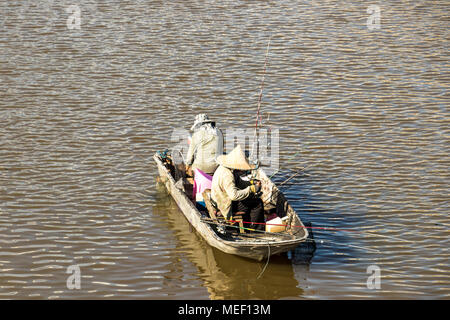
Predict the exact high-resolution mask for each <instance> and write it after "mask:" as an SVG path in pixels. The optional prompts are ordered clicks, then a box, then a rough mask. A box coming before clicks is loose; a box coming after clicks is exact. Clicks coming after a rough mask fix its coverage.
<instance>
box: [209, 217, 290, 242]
mask: <svg viewBox="0 0 450 320" xmlns="http://www.w3.org/2000/svg"><path fill="white" fill-rule="evenodd" d="M201 220H202V221H203V222H205V223H208V224H214V225H218V226H224V227H230V228H236V229H242V230H247V231H253V232H260V233H264V234H269V235H274V236H284V237H289V238H292V235H290V234H283V233H278V232H269V231H263V230H257V229H252V228H245V227H241V226H233V225H224V224H222V223H219V222H215V221H213V220H209V219H208V218H206V219H205V218H203V219H201ZM228 221H230V222H239V221H233V220H228ZM250 223H251V222H250Z"/></svg>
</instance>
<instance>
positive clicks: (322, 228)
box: [229, 220, 413, 243]
mask: <svg viewBox="0 0 450 320" xmlns="http://www.w3.org/2000/svg"><path fill="white" fill-rule="evenodd" d="M229 221H230V222H239V221H235V220H229ZM242 223H247V224H249V223H251V224H261V225H272V226H281V227H288V226H289V225H287V224H278V223H267V222H249V221H242ZM290 227H291V228H303V229H311V230H318V231H341V232H355V233H361V234H370V235H372V236H376V237H382V238H388V239H394V240H397V241H403V242H410V243H413V241H410V240H405V239H401V238H397V237H393V236H385V235H381V234H375V233H373V232H371V231H358V230H352V229H340V228H334V227H305V226H299V225H291V226H290Z"/></svg>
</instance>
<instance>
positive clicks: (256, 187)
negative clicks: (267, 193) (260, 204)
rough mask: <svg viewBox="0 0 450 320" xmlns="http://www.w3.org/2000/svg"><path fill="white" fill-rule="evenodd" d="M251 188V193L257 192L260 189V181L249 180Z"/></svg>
mask: <svg viewBox="0 0 450 320" xmlns="http://www.w3.org/2000/svg"><path fill="white" fill-rule="evenodd" d="M251 184H252V185H251V188H250V189H251V190H252V191H253V193H255V194H257V193H259V192H260V191H261V181H259V180H252V181H251Z"/></svg>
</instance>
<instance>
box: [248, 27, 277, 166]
mask: <svg viewBox="0 0 450 320" xmlns="http://www.w3.org/2000/svg"><path fill="white" fill-rule="evenodd" d="M271 39H272V36H270V38H269V42H268V43H267V49H266V59H265V61H264V71H263V77H262V81H261V88H260V90H259V98H258V109H257V111H256V123H255V134H254V140H253V145H252V152H251V154H250V157H251V158H254V159H256V160H257V159H258V155H259V150H258V149H259V141H258V138H257V137H258V122H260V123H261V124H262V119H261V116H260V110H261V100H262V94H263V89H264V80H265V78H266V67H267V60H268V57H269V48H270V41H271ZM255 144H256V157H254V156H255V155H254V151H255Z"/></svg>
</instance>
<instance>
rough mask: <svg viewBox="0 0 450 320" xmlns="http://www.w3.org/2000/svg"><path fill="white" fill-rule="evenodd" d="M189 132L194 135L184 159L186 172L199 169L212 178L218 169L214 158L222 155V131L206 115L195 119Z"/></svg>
mask: <svg viewBox="0 0 450 320" xmlns="http://www.w3.org/2000/svg"><path fill="white" fill-rule="evenodd" d="M191 131H193V132H194V133H193V135H192V138H191V143H190V145H189V150H188V154H187V157H186V164H187V165H188V168H187V171H188V172H190V171H191V169H199V170H201V171H203V172H204V173H206V174H208V175H211V176H212V175H213V174H214V171H216V169H217V167H218V164H217V162H216V158H217V157H218V156H220V155H222V154H223V135H222V131H220V129H219V128H217V127H216V125H215V123H214V121H211V120H210V119H209V118H208V115H207V114H206V113H200V114H198V115H197V116H196V117H195V121H194V125H193V126H192V127H191Z"/></svg>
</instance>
